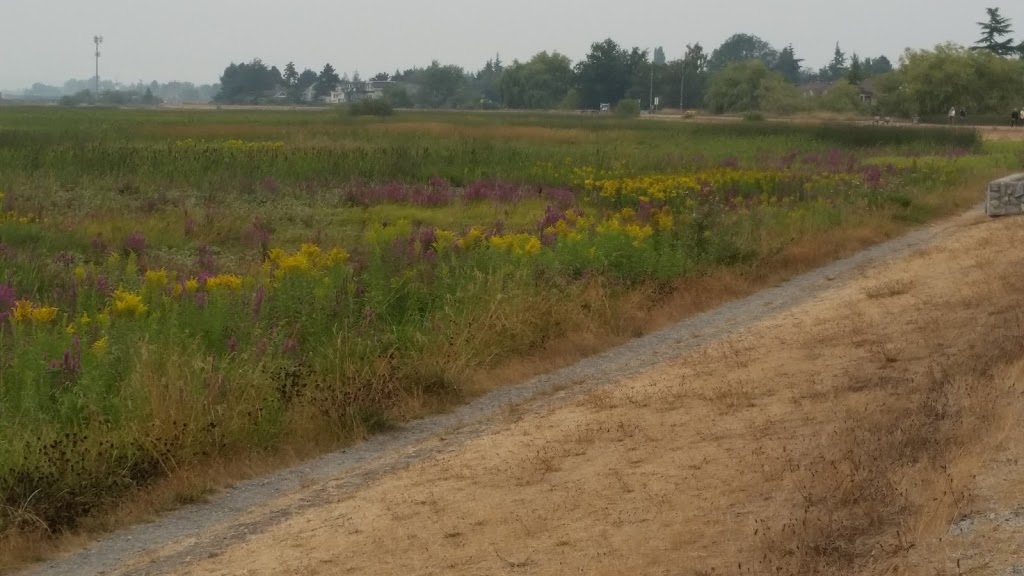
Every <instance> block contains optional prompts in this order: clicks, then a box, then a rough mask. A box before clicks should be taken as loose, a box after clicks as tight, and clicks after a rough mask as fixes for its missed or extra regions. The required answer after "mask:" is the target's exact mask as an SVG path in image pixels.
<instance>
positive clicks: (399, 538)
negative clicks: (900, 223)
mask: <svg viewBox="0 0 1024 576" xmlns="http://www.w3.org/2000/svg"><path fill="white" fill-rule="evenodd" d="M931 234H932V235H933V236H934V239H932V240H930V241H928V242H922V243H920V244H918V245H917V246H916V248H914V249H912V250H910V251H909V253H904V254H902V255H900V256H899V257H898V258H893V259H888V260H883V261H880V262H875V263H874V264H871V265H869V266H861V267H859V268H853V269H852V271H849V272H847V273H845V275H843V276H842V277H838V278H837V277H836V276H835V274H833V273H828V272H826V273H824V274H825V277H824V279H822V278H818V280H820V282H818V283H817V284H815V286H816V288H814V289H813V294H814V295H813V297H810V298H799V299H796V300H794V301H792V302H788V303H786V305H785V306H783V307H781V308H778V309H772V311H771V313H770V314H765V315H764V316H763V317H759V318H758V319H757V321H755V322H751V323H748V324H746V325H741V326H740V328H739V329H737V330H733V331H726V332H722V334H723V335H722V336H721V337H719V336H718V335H717V334H716V330H718V329H719V328H720V327H716V323H705V324H704V328H705V329H706V331H707V332H708V333H710V334H712V336H713V337H710V338H706V337H705V336H706V335H705V334H703V333H696V332H693V333H691V334H690V336H689V337H690V338H692V339H693V340H694V342H697V343H699V345H694V346H687V345H685V344H684V340H685V338H684V337H679V338H678V344H677V345H676V349H677V350H678V352H676V353H675V354H671V355H669V356H668V357H665V358H659V359H658V360H657V361H656V362H653V364H652V365H650V366H647V367H645V368H644V369H643V370H641V371H639V372H638V373H636V372H634V373H629V372H628V371H627V372H624V373H625V374H626V375H625V376H623V377H615V376H614V372H615V371H614V370H609V371H610V372H612V373H613V375H612V377H611V378H610V384H609V385H605V386H601V387H593V388H587V387H586V383H585V382H581V383H580V384H579V386H577V387H571V388H567V389H565V390H562V391H556V392H554V394H553V395H542V398H540V399H534V400H532V401H524V402H518V403H510V404H507V405H505V407H504V408H502V409H501V410H500V411H498V412H497V413H495V414H494V415H492V417H491V418H490V421H489V422H487V423H486V425H485V426H483V427H480V428H479V429H475V430H473V431H471V433H469V435H468V436H466V437H465V438H464V439H463V440H462V441H459V442H450V441H449V437H456V436H459V435H460V434H464V433H465V432H464V431H461V432H460V431H459V430H455V429H452V430H441V431H440V432H438V433H434V434H431V435H429V437H427V438H424V439H421V441H419V442H418V443H414V444H412V445H409V446H406V447H405V448H403V450H402V453H403V454H405V455H409V454H414V455H415V454H419V456H415V457H409V458H406V459H405V460H402V461H401V462H399V464H398V465H397V466H395V467H394V468H393V469H389V470H387V471H386V472H384V473H380V474H376V475H373V476H370V477H367V478H361V479H359V481H358V482H356V477H357V476H358V474H356V473H355V472H352V473H348V474H346V475H344V476H338V477H335V478H333V479H329V480H325V481H323V480H321V481H315V482H311V483H309V484H308V485H304V486H301V487H299V488H297V489H295V490H292V491H290V492H287V493H284V494H283V495H282V496H279V497H277V498H270V497H267V498H266V499H265V500H264V501H261V502H259V503H256V504H255V505H251V506H249V507H247V508H246V509H245V510H236V511H234V512H232V513H230V514H228V513H226V512H225V513H224V514H223V515H222V516H219V517H217V518H216V521H211V522H208V523H206V524H205V525H203V526H200V527H199V528H196V529H195V531H193V532H191V533H188V534H179V536H178V537H176V538H173V539H171V538H168V539H165V540H163V541H162V542H161V544H159V545H146V546H143V547H142V548H141V551H139V550H134V551H131V549H130V547H129V548H124V547H122V548H121V550H122V551H124V552H123V555H122V556H120V557H116V558H115V560H116V562H115V564H116V565H117V566H118V567H117V568H116V569H114V570H111V571H107V572H105V573H118V574H156V573H171V574H193V575H200V574H202V575H206V574H244V575H263V574H267V575H269V574H309V575H320V574H323V575H327V574H568V573H579V574H685V575H691V574H692V575H707V574H779V573H782V574H787V573H825V572H831V573H864V574H874V573H894V574H895V573H907V574H993V575H995V574H999V575H1004V574H1011V575H1019V574H1024V486H1022V485H1021V484H1020V482H1019V481H1017V479H1018V478H1019V477H1020V470H1021V459H1022V458H1024V424H1022V423H1024V400H1021V395H1020V393H1019V392H1020V389H1021V388H1022V387H1024V365H1018V366H1017V367H1016V369H1015V370H1009V371H1003V372H1000V373H999V376H998V377H999V378H1001V379H1002V380H1001V381H1002V382H1003V383H1004V384H1006V386H1005V387H1003V388H996V387H992V388H991V390H993V391H998V392H999V394H1000V395H1001V396H1000V397H998V398H996V399H995V401H994V402H995V403H990V404H987V405H984V406H981V405H980V404H979V406H981V408H980V409H983V410H993V408H994V407H996V406H997V405H998V410H996V411H997V412H998V418H997V417H996V415H995V414H994V413H993V414H994V415H993V417H992V418H991V420H992V425H991V426H989V425H987V422H986V420H988V419H989V418H987V417H986V416H982V417H980V418H979V417H978V415H977V414H975V415H974V420H973V421H972V424H971V426H970V427H966V426H965V425H964V424H963V423H964V422H966V421H968V420H971V415H970V414H969V413H966V412H960V411H956V410H954V409H952V408H949V407H948V406H947V407H942V406H940V407H939V408H935V409H934V410H933V409H932V408H934V406H938V404H934V402H933V400H934V396H935V390H936V386H935V382H938V381H939V380H942V381H943V382H945V381H947V380H949V379H948V378H947V379H941V378H939V377H938V376H936V374H937V373H939V372H944V371H951V372H950V373H956V374H961V375H962V376H963V378H973V379H977V378H990V377H993V378H994V377H995V376H992V375H991V374H988V373H987V372H986V371H985V370H983V369H980V370H979V369H978V367H979V366H982V367H983V366H985V365H987V364H994V363H996V362H1001V361H1004V360H1014V359H1015V358H1014V357H1013V356H1012V355H1011V356H1010V357H1006V350H1010V351H1013V350H1017V349H1018V348H1020V350H1019V351H1018V353H1017V354H1016V358H1020V356H1021V354H1020V352H1024V346H1022V344H1024V329H1022V327H1021V326H1022V320H1021V319H1022V317H1024V316H1022V315H1021V312H1020V305H1021V304H1022V303H1024V274H1021V266H1022V265H1024V252H1020V251H1016V252H1015V251H1013V250H1012V249H1011V250H1008V249H1007V247H1013V246H1021V245H1024V220H1021V219H1013V218H1006V219H995V220H989V219H986V218H985V217H984V216H981V215H980V214H977V213H975V214H972V215H970V216H966V217H962V218H959V219H957V220H955V221H953V222H951V223H946V224H944V225H942V226H941V227H939V228H934V229H932V232H931ZM784 290H789V291H790V292H792V290H793V289H792V288H786V287H782V288H780V292H779V293H778V295H777V296H774V297H773V296H771V295H768V296H763V295H762V296H761V299H760V300H750V301H748V302H747V303H746V304H745V306H746V307H745V308H743V309H742V310H743V311H744V313H745V314H746V315H747V316H752V315H753V316H757V315H756V314H755V313H754V311H753V306H754V305H755V303H756V304H757V306H763V307H765V308H770V307H771V306H772V298H776V299H777V298H781V294H782V293H783V291H784ZM734 320H735V319H734ZM723 322H724V323H728V322H732V320H729V321H723ZM723 322H717V323H718V324H721V323H723ZM961 367H967V368H971V370H968V371H964V372H958V370H960V369H961ZM967 368H964V370H967ZM593 378H595V379H596V378H597V376H594V377H593ZM1018 381H1019V382H1020V383H1021V386H1016V383H1017V382H1018ZM970 382H976V380H970ZM577 388H579V389H582V390H583V392H580V391H579V390H578V389H577ZM964 390H965V392H963V391H962V392H963V394H962V395H961V396H954V395H953V393H952V392H951V391H949V390H945V391H942V390H940V392H941V393H942V394H943V395H944V396H943V397H944V398H946V399H947V400H949V399H953V400H954V401H956V402H959V401H960V399H962V398H967V397H971V394H975V395H976V394H977V390H978V388H976V387H975V388H970V387H967V388H964ZM976 404H978V402H976ZM936 410H938V411H939V412H941V413H940V414H938V415H936V414H933V412H935V411H936ZM947 412H948V413H947ZM953 414H955V416H952V415H953ZM983 414H984V413H983ZM903 436H906V438H908V439H909V440H906V441H903V440H901V441H900V442H896V444H893V445H890V444H889V443H887V438H889V437H901V438H902V437H903ZM940 436H941V437H942V438H947V437H948V438H949V440H948V441H943V442H938V441H936V440H935V439H936V438H938V437H940ZM915 439H919V440H921V441H920V442H918V441H917V440H915ZM872 443H874V444H878V446H879V447H878V448H874V447H871V448H870V449H869V447H867V446H865V444H872ZM892 446H897V448H898V450H896V451H898V452H899V453H898V454H895V455H894V449H893V448H892ZM965 454H967V455H970V456H971V458H968V459H965V458H964V455H965ZM887 458H891V460H886V459H887ZM873 460H877V461H879V462H881V461H885V462H886V468H885V469H884V470H881V469H880V470H875V469H874V468H872V461H873ZM844 467H852V469H851V470H852V471H847V472H844V473H843V474H836V473H834V472H832V471H831V469H832V468H835V469H836V470H839V469H840V468H844ZM865 470H866V471H867V472H865ZM873 470H875V472H872V471H873ZM940 470H941V473H940ZM947 485H948V489H947ZM826 504H827V508H828V510H827V514H825V515H822V514H821V513H820V512H821V511H822V510H824V509H825V508H823V506H825V505H826ZM880 512H884V514H880V515H878V517H875V514H876V513H880ZM833 513H834V514H835V515H836V516H837V517H836V518H833V517H832V515H833ZM858 515H859V516H858ZM855 516H856V517H855ZM825 518H827V520H826V519H825ZM809 523H810V524H813V525H814V526H815V528H814V529H811V528H808V524H809ZM801 524H802V526H801ZM837 527H838V528H837ZM120 538H122V540H123V539H124V538H125V537H124V536H120ZM129 539H130V537H129ZM125 550H128V551H125ZM876 552H877V553H876ZM90 554H93V555H95V554H96V552H95V551H89V550H86V551H85V552H84V553H82V554H80V555H79V556H77V560H76V557H72V558H70V559H68V560H66V561H63V562H57V563H54V564H51V565H49V566H47V567H43V568H42V569H41V571H40V573H42V574H64V573H99V572H100V571H99V570H91V569H86V568H84V567H85V566H88V565H89V564H88V562H87V561H88V560H90V557H89V555H90ZM108 554H109V553H108ZM76 565H77V566H79V567H80V568H81V572H76V571H75V568H74V567H75V566H76Z"/></svg>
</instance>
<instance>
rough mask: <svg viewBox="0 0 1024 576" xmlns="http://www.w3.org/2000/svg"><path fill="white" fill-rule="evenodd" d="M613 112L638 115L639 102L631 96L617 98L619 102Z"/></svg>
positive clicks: (621, 114)
mask: <svg viewBox="0 0 1024 576" xmlns="http://www.w3.org/2000/svg"><path fill="white" fill-rule="evenodd" d="M615 113H616V114H618V115H619V116H639V115H640V102H639V101H637V100H633V99H632V98H624V99H622V100H619V104H618V105H617V106H615Z"/></svg>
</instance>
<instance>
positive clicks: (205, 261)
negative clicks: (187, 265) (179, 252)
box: [196, 244, 217, 275]
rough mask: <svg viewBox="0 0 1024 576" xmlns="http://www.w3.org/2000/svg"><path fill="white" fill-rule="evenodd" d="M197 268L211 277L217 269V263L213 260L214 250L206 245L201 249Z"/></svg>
mask: <svg viewBox="0 0 1024 576" xmlns="http://www.w3.org/2000/svg"><path fill="white" fill-rule="evenodd" d="M196 266H197V267H198V268H199V270H200V271H201V272H202V274H204V275H210V274H212V273H213V272H214V271H215V270H216V269H217V263H216V262H215V261H214V258H213V248H211V247H210V246H208V245H206V244H203V245H202V246H200V247H199V250H198V255H197V257H196Z"/></svg>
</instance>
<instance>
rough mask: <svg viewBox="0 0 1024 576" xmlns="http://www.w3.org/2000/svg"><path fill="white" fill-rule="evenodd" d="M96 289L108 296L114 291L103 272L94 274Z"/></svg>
mask: <svg viewBox="0 0 1024 576" xmlns="http://www.w3.org/2000/svg"><path fill="white" fill-rule="evenodd" d="M96 291H97V292H99V293H100V294H103V295H104V296H110V295H111V294H113V293H114V289H113V287H112V286H111V285H110V280H108V279H107V277H106V276H104V275H103V274H98V275H97V276H96Z"/></svg>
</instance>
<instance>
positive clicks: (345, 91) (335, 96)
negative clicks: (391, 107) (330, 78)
mask: <svg viewBox="0 0 1024 576" xmlns="http://www.w3.org/2000/svg"><path fill="white" fill-rule="evenodd" d="M394 84H395V83H394V81H392V80H367V81H360V82H351V81H343V82H340V83H339V84H338V85H337V86H335V87H334V90H331V93H330V95H329V96H327V99H326V100H327V103H328V104H346V103H350V102H361V101H363V100H377V99H380V98H383V97H384V89H385V88H387V87H388V86H393V85H394Z"/></svg>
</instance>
